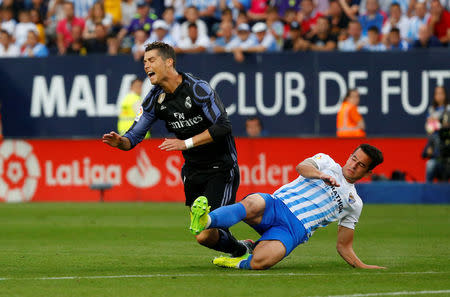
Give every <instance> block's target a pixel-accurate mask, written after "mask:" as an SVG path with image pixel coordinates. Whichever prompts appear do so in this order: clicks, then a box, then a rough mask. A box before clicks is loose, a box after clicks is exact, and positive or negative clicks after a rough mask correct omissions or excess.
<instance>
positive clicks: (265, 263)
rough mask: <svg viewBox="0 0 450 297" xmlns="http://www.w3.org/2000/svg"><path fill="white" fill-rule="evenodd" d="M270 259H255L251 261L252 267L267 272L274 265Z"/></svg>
mask: <svg viewBox="0 0 450 297" xmlns="http://www.w3.org/2000/svg"><path fill="white" fill-rule="evenodd" d="M271 262H272V261H270V259H265V258H261V257H259V258H258V257H253V258H252V260H251V261H250V266H251V267H252V269H253V270H265V269H269V268H270V267H272V266H273V265H274V264H273V263H271Z"/></svg>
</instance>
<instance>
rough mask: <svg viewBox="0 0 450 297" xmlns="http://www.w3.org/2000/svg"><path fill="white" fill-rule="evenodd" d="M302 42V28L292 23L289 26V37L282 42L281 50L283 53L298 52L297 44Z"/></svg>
mask: <svg viewBox="0 0 450 297" xmlns="http://www.w3.org/2000/svg"><path fill="white" fill-rule="evenodd" d="M302 40H303V38H302V27H301V26H300V24H299V23H297V22H292V23H291V25H290V30H289V36H288V38H287V39H286V40H285V41H284V44H283V50H284V51H298V50H299V43H300V42H301V41H302Z"/></svg>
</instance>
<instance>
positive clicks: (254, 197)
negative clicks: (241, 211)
mask: <svg viewBox="0 0 450 297" xmlns="http://www.w3.org/2000/svg"><path fill="white" fill-rule="evenodd" d="M240 203H242V205H244V207H245V210H246V212H247V216H246V219H253V218H255V217H258V216H261V215H262V214H263V213H264V208H265V205H266V202H265V200H264V198H262V197H261V195H259V194H251V195H249V196H247V197H246V198H245V199H244V200H242V201H241V202H240Z"/></svg>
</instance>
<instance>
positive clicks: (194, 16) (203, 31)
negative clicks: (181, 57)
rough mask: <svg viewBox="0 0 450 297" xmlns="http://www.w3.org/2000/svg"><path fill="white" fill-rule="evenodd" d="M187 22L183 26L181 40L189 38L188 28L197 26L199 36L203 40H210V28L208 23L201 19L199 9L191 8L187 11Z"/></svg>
mask: <svg viewBox="0 0 450 297" xmlns="http://www.w3.org/2000/svg"><path fill="white" fill-rule="evenodd" d="M184 15H185V17H186V21H185V22H183V23H182V24H181V34H180V40H181V39H183V38H186V37H187V36H188V26H189V25H190V24H196V25H197V29H198V35H199V36H200V37H202V38H208V27H207V26H206V23H205V22H204V21H203V20H201V19H200V18H199V14H198V10H197V7H195V6H189V7H188V8H186V11H185V14H184Z"/></svg>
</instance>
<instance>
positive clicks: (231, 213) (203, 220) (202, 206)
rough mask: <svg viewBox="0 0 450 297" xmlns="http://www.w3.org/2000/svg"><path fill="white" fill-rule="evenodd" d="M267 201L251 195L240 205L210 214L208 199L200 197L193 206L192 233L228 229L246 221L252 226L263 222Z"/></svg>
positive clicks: (258, 195) (256, 195)
mask: <svg viewBox="0 0 450 297" xmlns="http://www.w3.org/2000/svg"><path fill="white" fill-rule="evenodd" d="M265 205H266V203H265V200H264V198H263V197H262V196H261V195H260V194H251V195H249V196H247V197H246V198H244V200H242V201H241V202H239V203H235V204H232V205H227V206H222V207H220V208H217V209H215V210H214V211H212V212H211V213H209V211H208V209H209V204H208V200H207V198H206V197H203V196H202V197H199V198H197V199H196V200H195V202H194V203H193V206H192V213H195V215H192V216H191V232H193V233H198V232H201V231H208V230H211V229H215V228H221V229H227V228H230V227H231V226H233V225H235V224H237V223H239V222H240V221H245V222H246V223H248V224H250V225H257V224H259V223H260V222H261V220H262V217H263V214H264V209H265Z"/></svg>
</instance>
